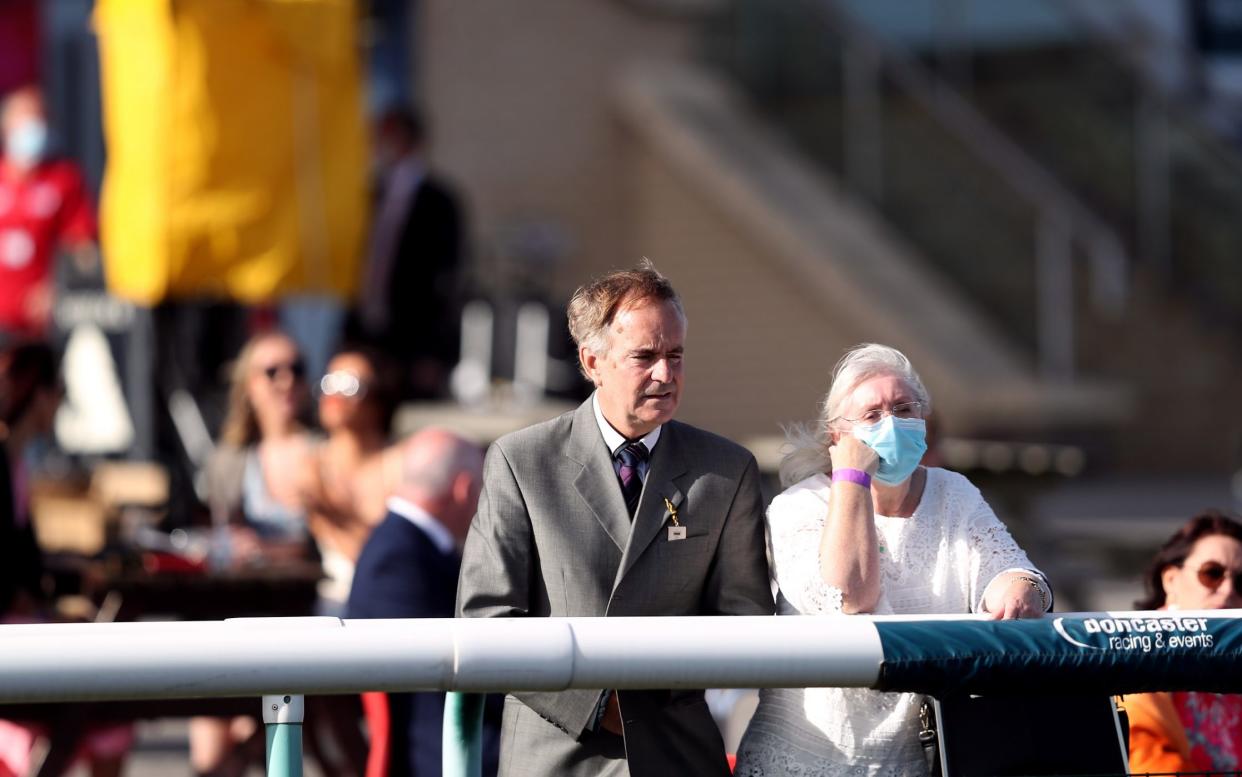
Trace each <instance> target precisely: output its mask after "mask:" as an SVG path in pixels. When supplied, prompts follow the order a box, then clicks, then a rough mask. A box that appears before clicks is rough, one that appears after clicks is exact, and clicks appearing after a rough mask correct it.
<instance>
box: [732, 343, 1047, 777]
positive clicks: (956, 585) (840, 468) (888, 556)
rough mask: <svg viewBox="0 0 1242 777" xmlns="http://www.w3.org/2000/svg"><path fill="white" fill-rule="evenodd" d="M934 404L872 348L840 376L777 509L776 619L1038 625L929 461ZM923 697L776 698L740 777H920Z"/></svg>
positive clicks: (802, 438) (1026, 579)
mask: <svg viewBox="0 0 1242 777" xmlns="http://www.w3.org/2000/svg"><path fill="white" fill-rule="evenodd" d="M930 410H931V397H929V396H928V394H927V389H926V388H924V387H923V382H922V380H920V379H919V376H918V373H917V372H915V370H914V367H913V366H912V365H911V364H910V360H909V359H907V358H906V357H905V355H904V354H902V353H901V352H900V351H898V350H896V349H894V348H890V347H888V346H884V345H876V344H872V343H868V344H864V345H860V346H857V347H855V348H853V349H852V350H850V351H849V352H848V353H846V354H845V356H844V357H842V359H841V361H840V362H838V363H837V366H836V369H835V370H834V371H833V379H832V386H831V389H830V390H829V392H828V395H827V396H826V397H825V398H824V401H823V406H822V412H821V415H820V419H819V423H818V425H817V427H816V428H814V429H812V430H796V431H795V433H794V434H793V435H792V436H793V440H792V443H793V450H792V451H791V452H790V453H789V454H788V455H787V456H786V457H785V460H784V461H783V462H782V465H781V482H782V484H783V485H785V486H787V488H786V489H785V491H784V492H782V493H781V494H780V495H779V496H777V497H776V499H774V500H773V501H772V504H771V506H769V508H768V514H767V521H768V542H769V543H770V548H769V549H770V552H771V557H772V576H773V579H774V580H775V581H776V583H777V586H778V587H779V593H778V596H777V607H778V609H779V613H780V614H781V615H820V616H843V615H851V614H855V613H873V614H893V613H899V614H926V615H931V614H937V613H968V612H977V613H986V614H988V615H989V616H990V617H992V618H996V619H1000V618H1034V617H1039V616H1040V615H1042V614H1043V613H1044V612H1045V611H1046V610H1048V609H1049V608H1050V606H1051V604H1052V592H1051V589H1050V588H1049V586H1048V583H1047V581H1046V580H1045V579H1044V576H1043V574H1042V573H1040V572H1039V571H1038V570H1036V569H1035V567H1034V566H1032V565H1031V562H1030V561H1029V560H1028V559H1027V557H1026V553H1024V552H1023V551H1022V549H1021V548H1019V547H1018V545H1017V543H1015V542H1014V540H1013V538H1012V537H1011V536H1010V534H1009V532H1008V531H1007V530H1006V529H1005V527H1004V525H1003V524H1001V522H1000V521H999V520H998V519H997V517H996V515H995V513H993V512H992V508H990V507H989V506H988V504H987V502H986V501H984V499H983V497H982V495H981V494H980V493H979V490H978V489H976V488H975V487H974V486H973V485H971V484H970V481H968V480H967V479H966V478H965V477H963V476H961V475H959V474H957V473H955V472H950V471H948V470H943V469H939V468H935V467H924V466H921V465H920V460H921V459H922V456H923V453H924V452H925V451H926V450H927V442H926V428H927V427H926V421H925V420H924V419H925V418H926V417H927V415H928V413H929V412H930ZM921 702H922V699H921V698H920V697H918V696H916V695H914V694H895V693H881V692H879V691H871V690H867V689H842V688H806V689H769V690H764V691H763V692H761V694H760V701H759V707H758V709H757V710H756V712H755V716H754V718H753V719H752V720H751V723H750V726H749V728H748V729H747V731H746V735H745V736H744V737H743V739H742V743H741V745H740V747H739V749H738V764H737V770H736V774H737V775H740V776H743V777H774V776H775V775H799V776H800V777H812V776H814V775H825V776H826V775H844V774H849V775H872V776H878V775H885V776H887V775H894V776H897V775H900V776H903V777H904V776H905V775H924V774H926V773H927V763H926V760H925V756H924V754H923V751H922V748H921V746H920V745H919V741H918V731H919V728H920V726H919V707H920V705H921Z"/></svg>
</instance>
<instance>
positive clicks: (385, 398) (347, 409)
mask: <svg viewBox="0 0 1242 777" xmlns="http://www.w3.org/2000/svg"><path fill="white" fill-rule="evenodd" d="M394 378H395V376H394V374H393V373H392V371H391V369H390V367H389V364H388V362H387V360H386V359H385V357H384V356H383V355H382V354H381V353H379V352H377V351H374V350H372V349H370V348H366V347H358V346H346V347H344V348H342V349H341V350H339V351H337V353H336V355H334V356H333V357H332V358H331V359H330V360H329V361H328V371H327V373H326V374H325V375H324V376H323V377H322V378H320V380H319V384H318V389H319V391H318V394H319V423H320V425H321V426H322V427H323V430H324V432H325V433H326V434H327V439H326V440H324V442H323V444H322V445H320V446H319V447H318V449H317V450H316V451H315V455H314V457H313V458H312V459H311V460H310V462H309V471H308V473H307V482H308V483H309V485H308V487H307V489H306V491H305V492H304V493H303V498H304V499H305V503H306V505H307V508H308V513H309V519H310V527H311V531H312V532H314V534H315V539H316V540H317V541H318V543H319V550H320V553H321V554H322V556H323V564H324V573H325V575H326V579H325V580H324V582H323V583H322V584H321V585H320V589H319V595H320V602H319V609H320V614H321V615H340V614H341V613H342V612H343V611H344V607H345V601H346V600H347V599H348V597H349V586H350V583H351V581H352V579H353V566H354V562H356V561H357V560H358V554H359V553H360V552H362V546H363V544H365V543H366V541H367V537H369V536H370V534H371V529H373V528H374V527H375V525H376V524H378V523H379V522H380V521H381V520H383V518H384V514H385V513H386V512H387V510H386V508H385V506H384V505H385V500H386V499H387V498H388V496H389V494H390V493H391V490H392V484H393V483H395V478H394V476H393V473H392V472H391V469H392V467H391V464H394V463H395V464H397V465H398V467H399V463H398V461H397V459H395V458H394V457H393V454H394V452H395V451H394V449H391V448H390V447H389V442H390V441H389V430H390V427H391V425H392V417H393V413H394V412H395V410H396V406H397V402H396V398H397V396H398V390H397V385H396V383H395V380H394Z"/></svg>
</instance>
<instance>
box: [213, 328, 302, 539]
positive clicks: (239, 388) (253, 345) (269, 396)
mask: <svg viewBox="0 0 1242 777" xmlns="http://www.w3.org/2000/svg"><path fill="white" fill-rule="evenodd" d="M309 403H310V392H309V390H308V389H307V385H306V371H305V367H304V364H303V361H302V355H301V354H300V353H299V352H298V347H297V345H296V344H295V343H294V342H293V340H292V339H291V338H290V337H289V336H288V335H286V334H284V333H283V332H279V331H269V332H264V333H260V334H257V335H255V336H254V337H252V338H250V340H249V342H247V343H246V344H245V346H243V347H242V350H241V353H240V354H239V355H238V357H237V361H236V362H235V364H234V366H233V375H232V381H231V384H230V386H229V406H228V413H227V415H226V416H225V419H224V426H223V428H222V430H221V433H220V444H219V447H218V448H217V449H216V451H215V453H214V454H213V456H212V458H211V460H210V461H209V462H208V465H207V494H208V502H209V506H210V507H211V509H212V512H213V514H218V513H220V512H223V513H224V514H225V515H227V516H228V517H229V519H230V520H234V521H235V522H236V523H237V524H238V525H239V528H240V530H239V531H237V532H235V533H234V535H233V536H234V540H235V547H234V555H235V557H237V558H239V560H241V561H245V560H248V559H253V560H257V558H256V557H257V556H261V557H262V558H263V559H268V560H270V559H288V558H301V559H305V558H311V557H313V556H314V552H313V546H312V542H311V538H310V532H309V530H308V528H307V521H306V509H305V505H304V504H303V499H302V485H303V481H304V478H305V473H306V468H307V466H308V464H309V462H310V460H311V458H312V456H313V455H314V444H315V442H314V440H313V438H312V436H311V434H310V432H309V431H308V429H307V424H306V423H305V418H306V413H307V410H308V405H309Z"/></svg>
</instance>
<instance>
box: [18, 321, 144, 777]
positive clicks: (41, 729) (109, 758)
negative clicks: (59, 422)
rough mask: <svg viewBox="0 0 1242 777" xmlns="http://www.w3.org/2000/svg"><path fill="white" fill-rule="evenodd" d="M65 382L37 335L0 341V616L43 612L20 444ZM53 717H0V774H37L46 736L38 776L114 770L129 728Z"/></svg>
mask: <svg viewBox="0 0 1242 777" xmlns="http://www.w3.org/2000/svg"><path fill="white" fill-rule="evenodd" d="M62 396H63V389H62V387H61V383H60V374H59V365H58V364H57V362H56V357H55V354H53V352H52V350H51V348H49V347H48V346H47V345H45V344H43V343H20V344H9V345H7V346H5V347H4V348H3V349H0V440H3V444H0V622H5V623H30V622H39V621H45V620H49V619H50V617H51V607H50V601H49V597H48V595H47V591H46V589H45V580H44V577H45V576H44V568H45V564H44V557H43V553H42V551H41V550H40V548H39V545H38V543H37V541H36V539H35V533H34V527H33V524H32V521H31V515H30V500H29V493H30V490H29V482H28V478H27V474H26V469H25V458H26V447H27V446H28V445H29V444H30V443H31V442H32V441H33V440H34V439H36V438H38V437H39V436H42V435H46V434H48V433H50V432H51V429H52V420H53V418H54V417H55V414H56V409H57V407H59V405H60V401H61V397H62ZM55 710H56V713H57V714H56V716H55V717H54V721H55V722H54V723H51V724H49V725H39V724H26V723H21V722H10V721H5V720H0V775H25V774H35V773H36V772H35V766H34V758H33V757H32V752H33V750H34V746H35V744H36V743H37V741H38V740H39V739H40V738H46V739H47V755H46V756H45V757H44V759H43V762H42V764H41V765H39V766H38V769H37V774H38V775H39V777H58V776H59V775H61V774H64V773H65V772H66V771H68V769H69V768H70V766H72V765H73V763H74V762H75V761H77V760H79V759H85V760H87V761H88V762H89V764H90V773H91V775H92V776H93V777H109V776H111V775H118V774H120V773H121V769H122V767H123V765H124V762H125V755H126V753H127V752H128V751H129V748H130V747H131V746H132V745H133V739H134V736H133V728H132V727H131V726H129V725H127V724H122V725H116V724H113V725H103V726H96V725H90V724H89V721H88V719H87V718H86V715H85V713H86V712H87V709H86V708H84V707H82V706H80V705H64V706H61V707H58V708H55Z"/></svg>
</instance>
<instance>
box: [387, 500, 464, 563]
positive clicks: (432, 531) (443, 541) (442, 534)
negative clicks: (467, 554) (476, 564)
mask: <svg viewBox="0 0 1242 777" xmlns="http://www.w3.org/2000/svg"><path fill="white" fill-rule="evenodd" d="M387 507H388V510H389V511H390V512H394V513H396V514H397V515H399V516H401V517H402V518H404V519H406V520H407V521H409V522H410V523H412V524H414V525H415V526H417V527H418V528H420V529H422V530H423V533H424V534H426V535H427V536H428V537H429V538H431V544H432V545H435V546H436V550H438V551H440V553H442V554H443V555H445V556H447V555H450V554H452V553H456V552H457V541H456V540H454V539H453V535H452V534H451V533H450V532H449V530H448V529H446V528H444V524H442V523H440V522H439V521H438V520H436V517H435V516H434V515H432V514H431V513H429V512H427V511H426V510H424V509H423V508H421V507H419V506H418V505H416V504H414V503H413V502H411V501H410V500H408V499H402V498H401V497H399V496H390V497H388V502H387Z"/></svg>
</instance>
